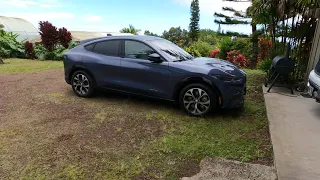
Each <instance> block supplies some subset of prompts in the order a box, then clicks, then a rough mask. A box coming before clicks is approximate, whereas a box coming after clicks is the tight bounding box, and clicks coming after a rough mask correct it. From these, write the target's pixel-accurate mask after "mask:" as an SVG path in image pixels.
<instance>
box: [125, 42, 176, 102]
mask: <svg viewBox="0 0 320 180" xmlns="http://www.w3.org/2000/svg"><path fill="white" fill-rule="evenodd" d="M122 44H123V46H122V50H123V53H122V58H121V68H122V69H121V72H122V74H121V83H122V86H123V89H124V90H126V91H129V92H132V93H136V94H142V95H146V96H152V97H157V98H163V99H169V98H171V96H172V92H168V91H169V90H168V87H169V84H170V80H171V76H170V71H169V69H168V68H169V67H168V62H167V61H162V62H160V63H155V62H152V61H150V60H148V55H150V54H152V53H155V52H156V51H155V50H154V49H153V48H151V47H150V46H148V45H147V44H145V43H143V42H140V41H135V40H124V41H123V43H122Z"/></svg>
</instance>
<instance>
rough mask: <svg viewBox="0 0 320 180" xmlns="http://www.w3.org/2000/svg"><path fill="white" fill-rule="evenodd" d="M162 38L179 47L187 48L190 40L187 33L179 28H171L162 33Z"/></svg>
mask: <svg viewBox="0 0 320 180" xmlns="http://www.w3.org/2000/svg"><path fill="white" fill-rule="evenodd" d="M161 37H162V38H164V39H167V40H169V41H171V42H173V43H175V44H177V45H178V46H180V47H185V46H189V44H190V38H189V32H188V31H187V30H185V29H181V28H180V27H176V28H175V27H171V28H170V29H169V31H164V32H163V33H162V36H161Z"/></svg>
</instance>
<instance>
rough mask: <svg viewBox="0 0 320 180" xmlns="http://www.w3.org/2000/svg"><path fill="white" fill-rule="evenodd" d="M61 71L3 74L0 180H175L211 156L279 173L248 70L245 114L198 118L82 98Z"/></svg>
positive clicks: (148, 104)
mask: <svg viewBox="0 0 320 180" xmlns="http://www.w3.org/2000/svg"><path fill="white" fill-rule="evenodd" d="M26 65H27V66H26ZM62 67H63V63H62V62H56V61H33V60H21V59H19V60H17V59H9V60H5V64H4V65H1V66H0V79H1V80H0V81H1V88H0V179H19V178H22V179H23V178H25V179H57V178H60V179H92V178H96V179H157V178H160V179H177V178H181V177H188V176H192V175H194V174H197V173H198V172H199V170H200V169H199V163H200V161H201V160H202V159H203V158H205V157H207V156H208V157H222V158H227V159H231V160H239V161H243V162H249V163H250V162H251V163H259V164H263V165H269V166H272V165H273V158H272V145H271V143H270V137H269V133H268V132H269V131H268V121H267V116H266V109H265V104H264V99H263V93H262V89H261V88H262V87H261V84H262V83H263V77H264V73H262V72H261V71H257V70H247V73H248V84H247V85H248V95H247V99H246V102H245V107H244V108H243V109H242V110H218V111H217V112H214V113H212V115H210V116H208V117H206V118H195V117H189V116H188V115H186V114H184V113H183V112H182V111H181V110H180V109H179V108H178V107H176V106H175V105H173V104H171V103H167V102H162V101H155V100H149V99H143V98H137V97H130V96H128V95H121V94H116V93H111V92H101V93H99V94H98V95H97V96H96V97H94V98H90V99H84V98H79V97H77V96H76V95H74V93H73V92H72V89H71V87H70V86H69V85H67V84H66V83H65V82H64V72H63V68H62Z"/></svg>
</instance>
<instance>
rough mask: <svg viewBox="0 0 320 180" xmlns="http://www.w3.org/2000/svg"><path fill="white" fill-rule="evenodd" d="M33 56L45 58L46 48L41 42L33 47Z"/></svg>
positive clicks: (40, 58)
mask: <svg viewBox="0 0 320 180" xmlns="http://www.w3.org/2000/svg"><path fill="white" fill-rule="evenodd" d="M34 53H35V57H36V58H37V59H39V60H46V55H47V53H48V50H47V49H46V48H45V47H44V46H43V45H42V44H40V43H39V44H36V45H35V47H34Z"/></svg>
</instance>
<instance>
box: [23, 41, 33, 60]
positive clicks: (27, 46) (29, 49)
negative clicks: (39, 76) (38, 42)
mask: <svg viewBox="0 0 320 180" xmlns="http://www.w3.org/2000/svg"><path fill="white" fill-rule="evenodd" d="M24 52H25V55H26V57H27V58H30V59H33V58H34V56H35V53H34V47H33V44H32V43H31V42H29V41H26V42H25V43H24Z"/></svg>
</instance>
